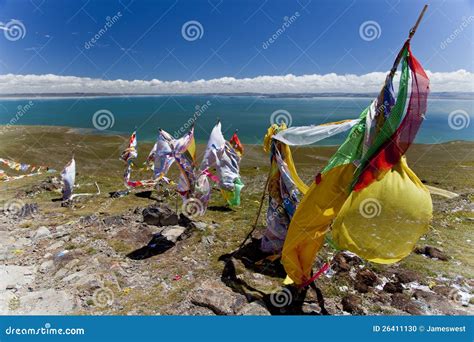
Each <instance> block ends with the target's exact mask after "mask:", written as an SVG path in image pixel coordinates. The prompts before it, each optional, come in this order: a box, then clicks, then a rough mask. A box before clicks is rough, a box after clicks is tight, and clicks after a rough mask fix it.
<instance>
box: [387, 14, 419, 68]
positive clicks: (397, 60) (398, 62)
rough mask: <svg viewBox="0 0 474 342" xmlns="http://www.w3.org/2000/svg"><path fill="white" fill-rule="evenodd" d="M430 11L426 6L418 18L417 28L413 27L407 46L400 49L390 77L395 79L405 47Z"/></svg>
mask: <svg viewBox="0 0 474 342" xmlns="http://www.w3.org/2000/svg"><path fill="white" fill-rule="evenodd" d="M427 9H428V5H425V6H424V7H423V9H422V10H421V13H420V15H419V16H418V19H417V20H416V23H415V26H413V27H412V28H411V29H410V32H409V33H408V38H407V40H406V41H405V44H403V47H402V48H401V49H400V51H399V52H398V55H397V58H395V62H394V63H393V66H392V69H391V70H390V74H389V77H393V75H394V74H395V72H396V71H397V68H398V64H400V60H401V59H402V55H403V50H404V49H405V46H406V45H407V44H408V43H409V42H410V40H411V39H412V38H413V36H414V35H415V33H416V30H417V29H418V25H420V22H421V19H423V16H424V15H425V12H426V10H427Z"/></svg>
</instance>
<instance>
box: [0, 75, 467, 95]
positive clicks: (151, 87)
mask: <svg viewBox="0 0 474 342" xmlns="http://www.w3.org/2000/svg"><path fill="white" fill-rule="evenodd" d="M427 74H428V76H429V78H430V80H431V86H430V88H431V91H432V92H474V73H472V72H469V71H466V70H464V69H460V70H457V71H453V72H430V71H427ZM386 75H387V73H386V72H371V73H368V74H364V75H354V74H346V75H337V74H335V73H330V74H325V75H318V74H313V75H302V76H295V75H292V74H288V75H284V76H258V77H254V78H241V79H236V78H234V77H221V78H215V79H209V80H197V81H161V80H158V79H152V80H148V81H147V80H132V81H129V80H121V79H117V80H103V79H94V78H88V77H76V76H60V75H53V74H45V75H15V74H5V75H0V94H22V93H31V94H33V93H63V94H64V93H117V94H121V93H122V94H202V93H265V94H278V93H294V94H297V93H368V92H377V91H379V90H380V88H381V87H382V85H383V82H384V80H385V77H386ZM395 80H396V84H397V83H398V77H395Z"/></svg>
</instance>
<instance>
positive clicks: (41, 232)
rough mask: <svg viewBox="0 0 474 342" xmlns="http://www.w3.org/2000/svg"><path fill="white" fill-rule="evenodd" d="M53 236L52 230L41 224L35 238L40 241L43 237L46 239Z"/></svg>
mask: <svg viewBox="0 0 474 342" xmlns="http://www.w3.org/2000/svg"><path fill="white" fill-rule="evenodd" d="M50 236H51V232H50V231H49V229H48V228H46V227H45V226H41V227H39V228H38V230H36V233H35V235H34V236H33V240H35V241H38V240H42V239H46V238H48V237H50Z"/></svg>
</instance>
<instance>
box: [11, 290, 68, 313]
mask: <svg viewBox="0 0 474 342" xmlns="http://www.w3.org/2000/svg"><path fill="white" fill-rule="evenodd" d="M18 302H19V307H18V309H16V310H15V311H13V312H10V314H15V315H65V314H68V313H71V311H73V309H74V307H75V303H74V298H73V296H72V295H71V294H69V293H67V292H66V291H58V290H54V289H48V290H42V291H35V292H29V293H27V294H26V295H24V296H21V297H19V301H18Z"/></svg>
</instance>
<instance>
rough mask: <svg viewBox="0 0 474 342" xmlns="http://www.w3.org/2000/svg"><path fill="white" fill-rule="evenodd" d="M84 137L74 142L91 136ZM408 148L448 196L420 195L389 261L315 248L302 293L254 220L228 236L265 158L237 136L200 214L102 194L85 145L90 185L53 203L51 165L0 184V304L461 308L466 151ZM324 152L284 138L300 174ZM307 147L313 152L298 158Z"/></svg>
mask: <svg viewBox="0 0 474 342" xmlns="http://www.w3.org/2000/svg"><path fill="white" fill-rule="evenodd" d="M62 139H64V137H62ZM87 139H89V138H84V140H83V141H81V142H80V144H86V145H87V144H90V146H95V145H94V144H96V143H97V142H96V141H88V140H87ZM90 139H92V138H90ZM100 139H106V140H105V141H107V142H110V140H111V139H112V138H111V137H108V138H100ZM114 139H118V138H114ZM71 140H73V139H71ZM5 141H6V140H5ZM12 141H13V139H12ZM120 141H122V140H120ZM13 143H14V142H12V144H13ZM16 144H18V142H16ZM3 146H5V145H3ZM12 146H13V145H12ZM101 146H102V147H103V146H104V144H103V143H102V144H101ZM16 147H17V146H16V145H15V148H13V147H12V149H11V150H8V147H6V148H5V150H6V151H7V155H8V156H10V157H14V155H15V153H18V152H16V151H18V150H17V149H16ZM91 148H92V147H91ZM98 148H99V147H98ZM442 148H443V149H445V150H446V151H451V152H450V155H451V156H454V155H455V152H453V151H458V152H456V153H460V154H461V155H463V156H466V153H467V154H469V153H470V152H472V145H467V147H466V150H464V151H459V150H460V146H454V147H453V146H451V145H445V146H442ZM119 149H120V146H118V148H117V150H119ZM414 149H415V150H416V151H415V153H414V154H413V155H412V157H411V159H412V160H413V161H414V163H413V164H415V167H414V170H415V172H417V173H418V175H419V177H420V178H422V179H423V180H424V181H425V182H426V183H427V184H431V185H435V186H439V187H443V188H445V189H447V190H450V191H455V192H457V193H459V194H460V196H459V197H456V198H453V199H446V198H443V197H438V196H434V197H433V202H434V219H433V224H432V227H431V230H430V232H429V233H428V234H427V235H426V236H424V237H423V238H422V239H421V240H420V241H419V245H418V246H417V248H416V249H415V251H414V253H412V255H410V256H409V257H408V258H406V259H405V260H403V261H401V262H400V263H397V264H394V265H389V266H383V265H376V264H371V263H367V262H364V261H363V260H361V259H359V258H358V257H357V256H356V255H353V254H351V253H349V252H346V251H336V250H334V249H333V248H331V247H330V246H327V245H325V247H324V248H323V251H322V252H321V253H320V255H319V256H318V258H317V260H316V262H315V269H319V268H320V267H321V265H322V264H323V263H324V261H326V260H328V259H329V260H333V262H332V266H331V268H330V270H329V271H328V272H326V273H325V274H324V275H323V276H322V277H321V278H319V279H318V281H317V289H316V290H314V289H309V290H308V291H305V292H301V291H297V290H296V289H294V288H292V287H288V288H287V287H283V285H282V280H283V278H284V276H285V274H284V270H283V269H282V267H281V265H280V264H279V262H278V260H275V261H271V260H268V259H264V257H265V256H264V255H262V254H261V253H259V251H258V239H259V237H260V234H261V233H262V231H263V229H264V227H263V220H262V224H259V227H258V229H257V231H256V232H255V234H254V235H253V238H252V239H251V241H249V242H248V243H247V244H246V245H245V246H244V247H243V248H242V249H240V250H239V249H238V246H239V245H240V243H241V242H242V241H243V239H244V238H245V236H246V234H247V233H248V231H249V230H250V229H251V224H252V222H253V219H254V215H255V211H256V208H257V206H258V198H259V196H260V194H261V190H262V186H263V184H264V182H265V174H266V171H265V170H266V169H265V164H264V162H265V161H266V160H265V159H264V158H263V153H261V152H260V151H258V150H257V148H255V150H252V149H250V148H249V149H248V151H247V160H246V161H245V160H244V163H243V170H242V173H243V180H244V183H245V184H246V188H245V191H244V192H243V195H242V197H243V204H242V207H241V208H240V209H236V210H231V209H228V208H226V207H225V206H223V203H222V200H221V199H220V197H219V193H218V192H217V191H213V201H212V202H211V206H210V207H209V210H208V212H207V213H206V214H205V215H204V216H202V217H201V216H199V217H192V218H190V217H188V216H186V215H183V214H182V213H181V211H182V210H181V208H180V205H177V204H176V203H178V202H176V199H175V198H174V196H173V195H172V194H170V193H159V194H157V193H155V192H147V191H138V192H136V193H132V194H130V195H128V196H126V197H122V198H114V197H111V196H110V195H109V192H111V191H112V190H117V186H118V187H120V184H121V183H120V182H121V181H120V173H121V166H120V164H119V163H118V162H117V161H116V156H113V157H110V165H111V166H110V165H109V167H110V168H112V169H113V170H114V173H112V172H110V169H109V170H106V171H103V172H99V171H98V172H97V173H94V174H91V172H90V170H91V163H92V162H93V161H92V160H91V158H90V156H87V158H86V157H82V156H81V155H80V154H79V155H78V154H76V156H77V157H76V159H77V160H78V172H79V176H78V181H77V183H78V184H80V186H81V191H80V192H82V191H85V190H84V189H86V188H87V187H88V186H89V187H92V185H91V181H92V180H95V181H97V182H98V183H99V185H101V188H102V190H103V191H102V194H101V195H100V196H96V197H79V198H77V200H76V201H75V202H74V203H73V205H72V206H71V207H67V208H63V207H61V206H60V202H57V198H58V197H59V194H58V187H59V186H60V184H59V181H58V179H57V175H54V174H51V175H42V176H36V177H31V178H28V179H24V180H19V181H14V182H9V183H4V184H1V183H0V204H1V205H0V314H88V315H89V314H94V315H101V314H118V315H169V314H178V315H270V314H315V315H320V314H330V315H344V314H356V315H359V314H361V315H378V314H389V315H405V314H412V315H419V314H449V315H457V314H473V300H472V295H473V291H474V290H473V286H474V265H473V263H474V258H473V254H472V242H471V239H472V226H473V225H472V222H473V221H474V219H473V212H474V206H473V204H472V197H473V193H474V189H473V184H472V178H471V177H472V168H473V165H474V163H473V160H474V158H472V159H468V158H465V159H464V161H463V163H461V164H459V165H458V169H457V170H456V171H455V172H456V173H457V174H452V173H451V171H449V170H450V169H452V167H451V166H450V164H449V163H448V162H445V163H444V164H443V165H441V164H436V160H435V161H434V160H433V158H434V157H433V156H437V155H439V156H440V157H441V156H442V155H443V154H442V151H441V152H440V149H439V148H436V149H434V150H433V149H432V150H430V151H427V147H426V146H414ZM89 151H90V150H89ZM332 151H333V149H331V148H328V149H327V150H326V149H321V150H317V151H316V152H315V150H311V149H306V150H299V151H296V153H295V159H296V160H297V162H298V164H299V165H298V166H299V169H300V170H301V172H302V176H303V178H305V179H311V177H312V175H313V174H314V172H315V171H314V170H315V165H316V167H320V166H322V165H323V164H324V162H325V160H326V159H327V156H328V155H330V154H331V153H332ZM466 151H468V152H466ZM31 153H32V155H34V152H31ZM427 155H429V156H431V157H430V158H427ZM309 156H316V157H313V159H310V162H308V163H305V162H304V161H307V160H308V158H310V157H309ZM18 157H19V156H18ZM51 158H52V157H51ZM443 158H445V157H443ZM106 162H107V160H106ZM58 168H59V166H58ZM115 169H116V170H115ZM83 170H88V171H86V172H84V171H83ZM2 208H3V209H2ZM176 209H178V210H176Z"/></svg>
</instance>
